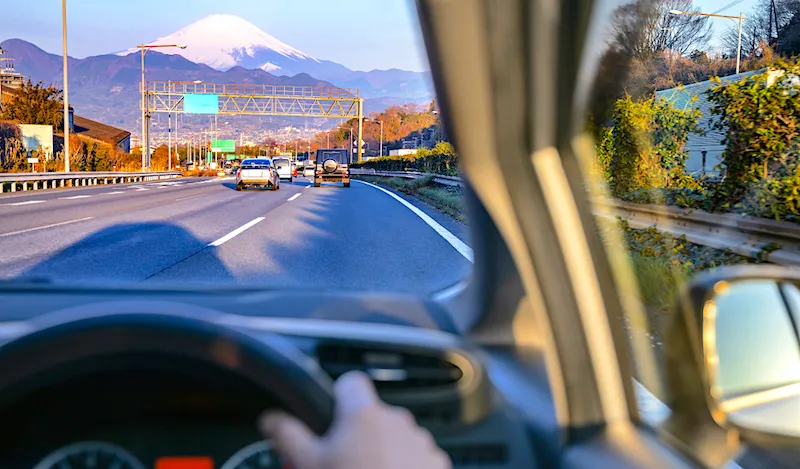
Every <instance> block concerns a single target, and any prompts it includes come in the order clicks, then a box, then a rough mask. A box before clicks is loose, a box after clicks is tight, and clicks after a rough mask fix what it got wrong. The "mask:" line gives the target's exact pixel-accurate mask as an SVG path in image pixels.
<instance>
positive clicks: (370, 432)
mask: <svg viewBox="0 0 800 469" xmlns="http://www.w3.org/2000/svg"><path fill="white" fill-rule="evenodd" d="M334 395H335V398H336V409H335V413H334V420H333V425H332V426H331V428H330V430H328V432H327V433H326V434H325V435H324V436H323V437H318V436H316V435H315V434H314V432H312V431H311V430H310V429H309V428H308V427H307V426H306V425H305V424H303V423H302V422H301V421H300V420H297V419H296V418H294V417H291V416H289V415H288V414H285V413H282V412H270V413H267V414H265V415H264V416H262V418H261V422H260V426H261V430H262V432H263V433H264V435H265V437H267V438H269V439H270V440H271V441H272V443H273V444H274V445H275V448H276V449H277V450H278V452H279V453H280V454H281V456H283V458H284V459H286V460H287V461H289V462H290V463H291V464H292V467H293V468H295V469H408V468H411V467H413V468H417V469H449V468H450V467H452V465H451V462H450V458H449V457H448V456H447V454H445V452H444V451H442V450H441V449H440V448H439V447H438V446H437V445H436V442H435V441H434V440H433V437H432V436H431V434H430V433H429V432H428V431H427V430H425V429H423V428H421V427H419V426H418V425H417V424H416V422H415V421H414V417H413V416H412V415H411V413H410V412H409V411H408V410H406V409H403V408H399V407H392V406H388V405H386V404H384V403H383V402H381V400H380V398H379V397H378V395H377V393H376V392H375V388H374V386H373V385H372V381H371V380H370V379H369V377H367V376H366V375H364V374H363V373H359V372H350V373H346V374H344V375H342V376H341V377H340V378H339V380H338V381H336V384H335V386H334Z"/></svg>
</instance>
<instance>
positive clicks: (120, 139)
mask: <svg viewBox="0 0 800 469" xmlns="http://www.w3.org/2000/svg"><path fill="white" fill-rule="evenodd" d="M72 132H73V133H74V134H75V135H79V136H81V137H86V138H90V139H92V140H96V141H98V142H102V143H107V144H109V145H111V146H112V147H114V148H116V149H118V150H121V151H123V152H125V153H130V152H131V133H130V132H128V131H127V130H122V129H118V128H116V127H111V126H110V125H106V124H102V123H100V122H97V121H93V120H91V119H87V118H85V117H81V116H75V117H74V128H73V130H72Z"/></svg>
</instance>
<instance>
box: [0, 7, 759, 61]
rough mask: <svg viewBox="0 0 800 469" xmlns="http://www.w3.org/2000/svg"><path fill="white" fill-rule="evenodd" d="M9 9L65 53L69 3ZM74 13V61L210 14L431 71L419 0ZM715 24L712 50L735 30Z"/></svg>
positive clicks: (5, 33)
mask: <svg viewBox="0 0 800 469" xmlns="http://www.w3.org/2000/svg"><path fill="white" fill-rule="evenodd" d="M601 1H602V0H601ZM733 1H734V0H704V1H698V2H696V3H695V5H696V6H697V7H698V8H699V9H700V10H701V11H704V12H715V11H717V10H719V9H720V8H722V7H724V6H726V5H728V4H730V3H732V2H733ZM756 2H757V0H741V1H740V2H739V3H738V4H736V5H734V6H732V7H730V8H728V9H726V10H725V11H724V13H725V14H731V15H735V14H738V13H739V11H743V12H745V13H747V12H749V11H750V10H751V9H752V8H753V6H754V5H755V4H756ZM3 3H4V5H3V7H2V8H0V18H2V31H0V40H4V39H8V38H12V37H19V38H22V39H25V40H27V41H30V42H33V43H35V44H36V45H38V46H39V47H41V48H43V49H45V50H46V51H48V52H53V53H57V54H60V53H61V2H59V1H58V0H20V1H11V2H3ZM67 12H68V21H69V25H68V28H67V29H68V32H69V54H70V55H71V56H74V57H86V56H89V55H98V54H103V53H111V52H117V51H121V50H126V49H128V48H130V47H132V46H134V45H136V44H141V43H147V42H150V41H152V40H154V39H156V38H158V37H163V36H166V35H169V34H171V33H173V32H175V31H177V30H178V29H180V28H182V27H184V26H187V25H189V24H191V23H192V22H194V21H196V20H198V19H200V18H202V17H204V16H207V15H209V14H214V13H228V14H234V15H239V16H241V17H243V18H245V19H247V20H248V21H250V22H252V23H254V24H255V25H256V26H258V27H260V28H261V29H263V30H264V31H266V32H267V33H269V34H272V35H273V36H275V37H277V38H278V39H280V40H282V41H284V42H286V43H288V44H289V45H291V46H293V47H295V48H297V49H300V50H301V51H303V52H306V53H308V54H311V55H313V56H315V57H317V58H322V59H328V60H333V61H334V62H338V63H341V64H343V65H345V66H347V67H349V68H352V69H355V70H372V69H375V68H378V69H386V68H401V69H405V70H423V69H428V64H427V59H426V58H425V51H424V48H423V45H422V40H421V37H420V33H419V26H418V24H417V18H416V10H415V6H414V2H413V0H225V1H221V0H191V1H187V0H136V1H126V0H67ZM713 21H714V33H715V34H714V35H715V38H714V40H712V47H713V46H715V45H717V44H718V38H719V37H720V36H721V34H722V33H723V32H724V31H725V29H727V28H728V27H730V26H731V25H732V24H733V23H732V22H731V21H729V20H725V19H714V20H713ZM356 31H358V32H356Z"/></svg>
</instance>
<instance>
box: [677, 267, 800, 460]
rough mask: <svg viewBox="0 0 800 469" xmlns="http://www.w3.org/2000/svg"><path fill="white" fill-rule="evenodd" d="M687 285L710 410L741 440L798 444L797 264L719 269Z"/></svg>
mask: <svg viewBox="0 0 800 469" xmlns="http://www.w3.org/2000/svg"><path fill="white" fill-rule="evenodd" d="M686 293H687V294H686V296H685V297H684V302H683V304H684V307H686V308H690V310H691V311H692V312H693V313H694V315H695V316H694V325H695V326H697V327H696V329H695V330H696V331H697V333H699V334H700V335H701V336H702V337H700V339H701V340H700V344H701V347H700V348H702V353H701V355H702V366H704V368H705V369H704V370H703V371H704V374H705V376H704V378H705V379H704V381H705V385H706V386H705V387H706V396H707V400H708V404H709V406H710V410H711V416H712V417H713V418H714V420H715V421H717V423H718V424H719V425H721V426H722V427H723V428H726V429H733V430H736V431H737V432H738V433H739V434H740V435H741V436H742V438H743V439H744V440H749V441H752V442H758V443H761V444H779V445H787V444H788V445H792V446H796V445H800V327H799V326H798V324H800V271H798V270H795V269H788V268H783V267H777V266H763V265H762V266H745V267H734V268H727V269H720V270H717V271H715V272H709V273H706V274H703V275H701V276H699V277H697V278H696V279H695V280H694V281H692V282H691V283H690V285H689V286H688V289H687V291H686Z"/></svg>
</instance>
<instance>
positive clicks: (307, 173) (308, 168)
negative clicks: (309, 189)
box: [303, 163, 314, 178]
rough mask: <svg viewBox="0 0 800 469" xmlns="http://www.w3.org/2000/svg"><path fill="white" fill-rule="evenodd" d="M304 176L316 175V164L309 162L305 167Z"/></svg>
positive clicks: (311, 176)
mask: <svg viewBox="0 0 800 469" xmlns="http://www.w3.org/2000/svg"><path fill="white" fill-rule="evenodd" d="M303 176H304V177H307V178H313V177H314V164H313V163H309V164H307V165H306V166H305V167H304V168H303Z"/></svg>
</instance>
